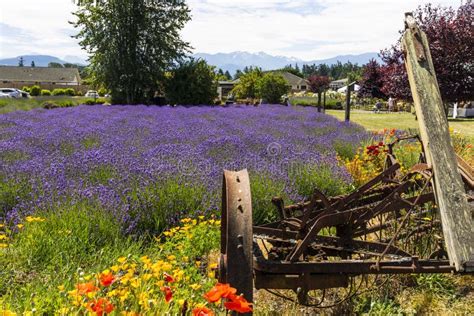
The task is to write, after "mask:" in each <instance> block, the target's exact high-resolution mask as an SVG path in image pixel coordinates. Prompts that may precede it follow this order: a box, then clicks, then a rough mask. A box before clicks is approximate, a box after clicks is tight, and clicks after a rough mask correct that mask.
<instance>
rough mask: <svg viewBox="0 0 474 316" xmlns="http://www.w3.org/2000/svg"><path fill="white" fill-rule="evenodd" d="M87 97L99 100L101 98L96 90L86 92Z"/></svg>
mask: <svg viewBox="0 0 474 316" xmlns="http://www.w3.org/2000/svg"><path fill="white" fill-rule="evenodd" d="M85 96H86V97H88V98H98V97H99V93H97V91H95V90H89V91H87V92H86V95H85Z"/></svg>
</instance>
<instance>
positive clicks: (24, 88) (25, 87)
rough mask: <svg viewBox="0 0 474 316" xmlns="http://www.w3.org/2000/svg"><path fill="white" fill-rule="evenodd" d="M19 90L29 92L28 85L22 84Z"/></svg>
mask: <svg viewBox="0 0 474 316" xmlns="http://www.w3.org/2000/svg"><path fill="white" fill-rule="evenodd" d="M21 90H23V91H25V92H30V87H28V86H24V87H23V88H21Z"/></svg>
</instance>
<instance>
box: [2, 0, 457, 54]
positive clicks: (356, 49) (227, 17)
mask: <svg viewBox="0 0 474 316" xmlns="http://www.w3.org/2000/svg"><path fill="white" fill-rule="evenodd" d="M427 2H431V3H433V4H441V5H443V6H453V7H457V6H459V5H460V4H461V0H450V1H448V0H431V1H425V0H396V1H394V0H188V1H187V3H188V5H189V7H190V8H191V14H192V20H191V21H190V22H188V24H187V25H186V27H185V28H184V29H183V31H182V36H183V39H184V40H186V41H188V42H189V43H190V44H191V46H192V47H193V48H194V49H193V51H194V52H195V53H197V52H199V53H218V52H222V53H228V52H233V51H247V52H252V53H257V52H262V51H263V52H265V53H268V54H271V55H280V56H287V57H296V58H299V59H303V60H313V59H323V58H330V57H334V56H337V55H346V54H360V53H365V52H379V51H380V50H381V49H383V48H386V47H388V46H390V45H391V44H393V43H395V42H396V40H397V39H398V37H399V33H398V32H399V30H401V29H402V28H403V19H404V13H405V12H407V11H413V10H414V9H415V8H416V7H417V6H418V5H423V4H425V3H427ZM74 10H75V5H74V4H73V1H72V0H41V1H38V0H2V10H1V11H0V58H7V57H15V56H19V55H29V54H45V55H53V56H57V57H60V58H65V57H69V56H77V57H80V58H84V59H85V58H86V57H87V55H86V53H85V51H83V50H81V48H80V46H79V45H78V43H77V40H75V39H73V38H71V35H73V34H75V33H76V30H75V29H74V28H73V27H72V25H70V24H69V23H68V21H71V20H73V19H74V17H73V15H72V14H71V12H72V11H74ZM69 59H71V58H70V57H69Z"/></svg>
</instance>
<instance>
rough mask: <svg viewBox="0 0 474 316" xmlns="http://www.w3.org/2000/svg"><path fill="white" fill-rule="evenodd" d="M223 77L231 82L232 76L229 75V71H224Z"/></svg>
mask: <svg viewBox="0 0 474 316" xmlns="http://www.w3.org/2000/svg"><path fill="white" fill-rule="evenodd" d="M224 76H225V77H226V78H227V80H232V76H231V75H230V72H229V70H226V71H225V73H224Z"/></svg>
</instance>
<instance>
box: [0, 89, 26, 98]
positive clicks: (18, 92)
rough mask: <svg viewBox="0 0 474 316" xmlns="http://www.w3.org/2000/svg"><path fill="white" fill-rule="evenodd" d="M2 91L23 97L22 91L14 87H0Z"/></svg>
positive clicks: (12, 95)
mask: <svg viewBox="0 0 474 316" xmlns="http://www.w3.org/2000/svg"><path fill="white" fill-rule="evenodd" d="M0 92H1V93H4V94H8V95H9V96H10V97H12V98H21V97H22V95H21V91H20V90H18V89H14V88H0Z"/></svg>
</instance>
